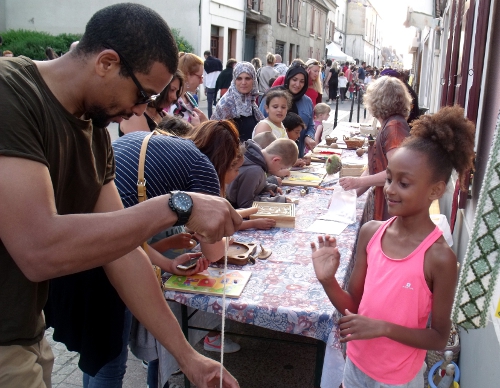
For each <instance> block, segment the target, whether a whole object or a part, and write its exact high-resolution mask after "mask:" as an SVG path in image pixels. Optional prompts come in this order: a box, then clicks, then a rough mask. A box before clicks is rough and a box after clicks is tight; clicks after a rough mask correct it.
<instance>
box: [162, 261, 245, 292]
mask: <svg viewBox="0 0 500 388" xmlns="http://www.w3.org/2000/svg"><path fill="white" fill-rule="evenodd" d="M223 275H224V270H223V269H221V268H211V267H210V268H207V269H206V270H205V271H203V272H201V273H197V274H194V275H190V276H184V275H172V276H170V278H169V279H168V280H167V281H166V282H165V285H164V288H165V290H173V291H181V292H190V293H194V294H208V295H219V296H222V294H223V291H224V278H223ZM250 276H252V273H251V272H250V271H240V270H236V269H235V270H228V271H227V272H226V297H228V298H239V297H240V295H241V293H242V292H243V289H244V288H245V286H246V284H247V283H248V279H250Z"/></svg>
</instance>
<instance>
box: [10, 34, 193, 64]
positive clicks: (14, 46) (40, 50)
mask: <svg viewBox="0 0 500 388" xmlns="http://www.w3.org/2000/svg"><path fill="white" fill-rule="evenodd" d="M172 33H173V35H174V38H175V41H176V42H177V48H178V49H179V51H184V52H186V53H190V52H193V51H194V49H193V46H191V44H190V43H189V42H188V41H187V40H186V39H185V38H184V37H183V36H181V34H180V31H179V29H177V28H173V29H172ZM0 35H1V36H2V38H3V45H2V48H1V49H2V50H10V51H12V52H13V53H14V55H15V56H18V55H24V56H26V57H28V58H31V59H36V60H44V59H46V57H45V49H46V48H47V47H52V49H53V50H54V51H55V52H56V53H57V54H58V55H61V54H64V53H65V52H67V51H68V50H69V46H70V45H71V43H73V42H74V41H76V40H80V38H81V36H82V35H81V34H59V35H51V34H49V33H47V32H38V31H31V30H8V31H3V32H0Z"/></svg>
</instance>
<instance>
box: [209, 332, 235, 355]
mask: <svg viewBox="0 0 500 388" xmlns="http://www.w3.org/2000/svg"><path fill="white" fill-rule="evenodd" d="M220 345H221V335H220V334H217V335H216V336H215V337H209V336H208V335H207V336H205V340H204V341H203V348H204V349H205V350H206V351H208V352H220V348H221V346H220ZM240 349H241V346H240V345H238V344H237V343H236V342H233V341H232V340H231V339H230V338H227V337H226V338H224V353H234V352H237V351H238V350H240Z"/></svg>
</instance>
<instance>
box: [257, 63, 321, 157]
mask: <svg viewBox="0 0 500 388" xmlns="http://www.w3.org/2000/svg"><path fill="white" fill-rule="evenodd" d="M308 88H309V74H308V73H307V71H306V66H305V65H304V64H303V63H300V62H295V63H294V64H292V66H290V68H289V69H288V71H287V72H286V75H285V83H284V84H283V85H282V86H274V84H273V88H271V89H269V90H275V89H282V90H287V91H288V92H290V94H291V95H292V106H291V108H290V109H289V112H293V113H296V114H298V115H299V116H300V118H301V119H302V121H304V123H305V125H306V128H305V129H303V130H302V132H301V133H300V138H299V158H302V157H303V156H304V151H305V150H306V149H308V150H313V149H314V147H316V142H315V141H314V133H315V131H314V121H313V104H312V101H311V99H310V98H309V97H308V96H306V91H307V89H308ZM265 101H266V99H265V97H264V98H262V101H261V103H260V107H259V109H260V111H261V112H262V114H264V115H265V116H266V117H267V112H266V109H265Z"/></svg>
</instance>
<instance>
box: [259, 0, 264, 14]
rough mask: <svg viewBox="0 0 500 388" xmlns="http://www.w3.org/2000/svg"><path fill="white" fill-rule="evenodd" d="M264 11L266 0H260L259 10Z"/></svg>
mask: <svg viewBox="0 0 500 388" xmlns="http://www.w3.org/2000/svg"><path fill="white" fill-rule="evenodd" d="M262 11H264V0H259V12H260V13H262Z"/></svg>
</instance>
